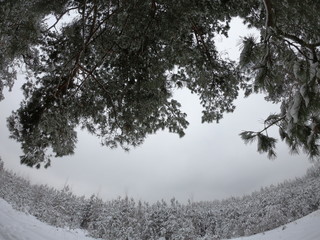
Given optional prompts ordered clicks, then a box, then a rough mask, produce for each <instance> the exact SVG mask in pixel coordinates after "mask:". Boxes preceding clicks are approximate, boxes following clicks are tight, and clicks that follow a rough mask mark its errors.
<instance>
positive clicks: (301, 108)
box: [0, 0, 320, 167]
mask: <svg viewBox="0 0 320 240" xmlns="http://www.w3.org/2000/svg"><path fill="white" fill-rule="evenodd" d="M319 7H320V3H319V2H318V1H312V0H306V1H299V0H284V1H281V2H278V1H274V0H249V1H236V0H199V1H191V0H179V1H169V0H160V1H157V0H151V1H145V0H133V1H122V0H120V1H114V0H59V1H49V0H31V1H22V0H18V1H10V0H3V1H1V2H0V13H1V14H0V18H1V21H0V45H1V48H0V51H1V54H0V76H1V80H0V99H2V98H3V96H2V89H3V88H4V87H9V88H10V87H12V84H13V82H14V79H15V71H16V69H17V66H18V65H19V64H20V66H22V65H23V66H24V67H25V68H26V71H27V73H28V74H27V76H28V77H27V78H26V79H25V83H24V85H23V87H22V88H23V92H24V96H25V99H24V100H23V101H22V103H21V106H20V108H19V109H18V110H16V111H15V112H13V114H12V115H11V116H10V118H9V119H8V127H9V130H10V132H11V137H12V138H13V139H15V140H17V141H18V142H20V143H21V147H22V150H23V152H24V154H23V156H21V163H23V164H26V165H28V166H36V167H40V166H41V165H44V166H45V167H47V166H49V165H50V155H49V154H48V153H47V152H48V150H50V151H51V150H52V152H53V153H54V154H55V156H56V157H62V156H65V155H69V154H72V153H73V152H74V149H75V145H76V142H77V133H76V128H78V127H81V128H83V129H86V130H88V131H89V132H90V133H92V134H95V135H96V136H98V137H99V138H101V141H102V143H103V144H104V145H106V146H108V147H111V148H115V147H118V146H120V147H123V148H124V149H126V150H127V149H128V148H129V147H132V146H133V147H134V146H137V145H139V144H141V143H143V140H144V139H145V138H146V136H147V135H149V134H153V133H155V132H157V131H158V130H160V129H168V130H169V131H170V132H173V133H177V134H178V135H179V136H180V137H182V136H183V135H184V130H185V129H186V127H187V126H188V122H187V120H186V114H185V113H183V112H182V111H181V110H180V103H179V102H177V101H176V100H174V99H172V93H173V91H174V90H175V89H177V88H186V89H189V90H190V91H191V92H192V93H194V94H197V95H199V98H200V101H201V104H202V106H203V108H204V110H203V116H202V121H203V122H213V121H217V122H218V121H219V120H220V119H221V118H222V117H223V114H224V113H226V112H232V111H233V110H234V108H235V106H234V105H233V101H234V100H235V99H236V97H237V96H238V92H239V90H240V89H241V88H242V89H244V90H245V92H246V95H250V94H252V93H255V92H263V93H264V94H265V95H266V100H267V101H271V102H275V103H281V109H280V110H279V113H276V114H272V115H270V116H269V117H268V118H267V119H266V121H265V127H264V128H263V129H262V130H260V131H246V132H243V133H241V137H242V138H243V139H244V140H245V142H252V141H254V140H257V143H258V151H259V152H261V153H262V152H266V153H267V154H268V156H269V157H271V158H272V157H275V156H276V152H275V146H276V142H277V139H276V138H275V137H271V136H268V134H267V130H268V129H269V128H270V127H272V126H277V127H278V128H279V133H280V138H281V139H282V140H284V141H285V142H286V143H287V144H288V145H289V147H290V151H292V152H298V151H299V150H300V149H302V150H304V151H305V152H307V153H308V154H309V156H310V157H311V158H316V157H318V156H319V154H320V153H319V146H318V141H319V129H320V127H319V126H320V117H319V110H320V109H319V108H320V105H319V104H318V102H319V100H320V99H319V83H320V80H319V79H320V73H319V60H318V59H319V47H320V32H319V31H320V30H319V29H320V26H319V24H320V23H319V22H320V21H319V17H318V13H317V9H319ZM17 15H19V16H20V17H19V18H16V16H17ZM68 15H69V17H67V16H68ZM49 16H50V17H51V19H53V20H54V22H53V23H51V24H50V25H49V24H48V23H47V21H46V19H47V18H48V17H49ZM235 16H239V17H241V18H242V19H243V20H244V22H245V23H247V24H248V25H249V26H251V27H255V28H257V29H258V30H259V31H260V32H261V39H260V40H257V39H254V38H252V37H250V36H248V37H246V38H244V41H243V48H242V49H243V50H242V53H241V57H240V61H239V63H235V62H231V61H229V60H226V59H222V58H221V57H220V55H219V53H218V52H217V50H216V47H215V42H214V36H216V35H217V34H223V35H225V36H227V34H228V30H229V22H230V20H231V18H232V17H235ZM66 19H67V20H66Z"/></svg>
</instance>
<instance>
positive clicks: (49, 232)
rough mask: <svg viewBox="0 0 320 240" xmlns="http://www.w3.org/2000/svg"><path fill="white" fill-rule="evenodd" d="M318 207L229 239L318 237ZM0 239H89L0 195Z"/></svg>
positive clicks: (311, 239) (315, 239)
mask: <svg viewBox="0 0 320 240" xmlns="http://www.w3.org/2000/svg"><path fill="white" fill-rule="evenodd" d="M319 239H320V210H318V211H316V212H314V213H312V214H310V215H308V216H306V217H304V218H301V219H299V220H297V221H294V222H292V223H290V224H287V225H286V226H282V227H279V228H277V229H274V230H271V231H268V232H265V233H263V234H257V235H254V236H251V237H243V238H237V239H233V240H319ZM0 240H93V238H89V237H86V236H85V233H84V232H83V231H81V230H67V229H62V228H55V227H52V226H49V225H47V224H45V223H42V222H40V221H39V220H37V219H36V218H35V217H33V216H30V215H27V214H25V213H22V212H18V211H16V210H14V209H12V207H11V206H10V205H9V204H8V203H7V202H6V201H4V200H3V199H1V198H0Z"/></svg>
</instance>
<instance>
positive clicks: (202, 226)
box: [0, 162, 320, 240]
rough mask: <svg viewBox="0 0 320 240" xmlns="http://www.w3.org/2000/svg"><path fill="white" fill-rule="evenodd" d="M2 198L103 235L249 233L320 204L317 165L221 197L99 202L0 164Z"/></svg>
mask: <svg viewBox="0 0 320 240" xmlns="http://www.w3.org/2000/svg"><path fill="white" fill-rule="evenodd" d="M0 169H1V170H0V197H1V198H3V199H4V200H6V201H7V202H9V203H10V204H11V205H12V206H13V207H14V208H15V209H18V210H20V211H23V212H26V213H29V214H31V215H34V216H35V217H36V218H38V219H39V220H41V221H43V222H46V223H48V224H50V225H53V226H57V227H67V228H71V229H74V228H81V229H84V230H86V231H88V233H89V234H90V236H91V237H94V238H103V239H113V240H116V239H119V240H120V239H132V240H133V239H159V238H164V239H166V240H171V239H172V240H173V239H220V238H234V237H239V236H246V235H252V234H255V233H260V232H264V231H267V230H270V229H274V228H276V227H278V226H281V225H283V224H286V223H289V222H291V221H293V220H296V219H298V218H301V217H303V216H305V215H307V214H309V213H311V212H313V211H315V210H317V209H319V205H320V165H315V166H314V167H312V168H311V169H310V170H309V171H308V172H307V173H306V175H305V176H304V177H302V178H296V179H295V180H291V181H286V182H284V183H281V184H279V185H277V186H270V187H267V188H263V189H261V190H260V191H257V192H254V193H252V194H251V195H248V196H243V197H237V198H235V197H232V198H228V199H225V200H222V201H210V202H191V201H189V203H188V204H181V203H179V202H178V201H176V200H175V199H172V200H171V202H169V203H168V202H165V201H158V202H157V203H154V204H149V203H146V202H141V201H138V202H137V201H135V200H134V199H130V198H129V197H126V198H118V199H114V200H111V201H103V200H102V199H100V198H99V197H98V196H94V195H93V196H91V197H90V198H86V197H84V196H82V197H79V196H76V195H74V194H73V193H72V191H71V190H70V188H69V187H68V186H65V188H64V189H62V190H56V189H53V188H51V187H49V186H46V185H32V184H30V182H29V181H28V180H26V179H24V178H22V177H19V176H17V175H16V174H14V173H12V172H10V171H7V170H6V169H5V168H4V167H3V163H2V162H1V164H0Z"/></svg>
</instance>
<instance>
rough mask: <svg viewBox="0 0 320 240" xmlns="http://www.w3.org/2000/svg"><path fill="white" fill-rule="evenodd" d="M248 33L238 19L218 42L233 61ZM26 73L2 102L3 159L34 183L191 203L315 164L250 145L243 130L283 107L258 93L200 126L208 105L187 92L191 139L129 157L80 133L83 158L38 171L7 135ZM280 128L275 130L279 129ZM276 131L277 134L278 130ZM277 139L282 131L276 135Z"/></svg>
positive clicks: (158, 143)
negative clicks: (264, 152) (273, 155)
mask: <svg viewBox="0 0 320 240" xmlns="http://www.w3.org/2000/svg"><path fill="white" fill-rule="evenodd" d="M247 34H248V30H247V29H246V28H245V27H244V26H243V25H242V24H241V21H240V20H236V21H233V23H232V24H231V30H230V33H229V36H230V38H229V39H225V38H222V37H220V38H217V42H218V45H219V47H220V48H221V49H223V51H224V52H225V54H228V55H229V57H230V58H232V59H237V58H238V56H239V51H238V49H239V46H237V43H238V42H239V39H240V36H246V35H247ZM22 81H23V76H19V81H18V82H17V84H16V86H15V88H14V90H13V92H11V93H7V94H5V97H6V99H5V100H4V101H2V102H0V111H1V116H0V156H1V157H2V160H3V161H4V163H5V166H6V167H7V168H8V169H11V170H13V171H14V172H16V173H17V174H19V175H21V176H23V177H25V178H28V179H30V180H31V181H32V182H33V183H40V184H48V185H50V186H53V187H56V188H62V187H63V186H64V185H65V184H68V185H69V186H70V187H71V188H72V190H73V192H74V193H76V194H79V195H82V194H86V195H88V196H90V195H91V194H98V195H99V196H100V197H102V198H103V199H106V200H108V199H114V198H116V197H118V196H125V195H128V196H129V197H133V198H135V199H141V200H144V201H149V202H155V201H157V200H161V199H165V200H169V199H170V198H172V197H175V198H176V199H178V200H179V201H182V202H186V201H187V200H188V199H192V200H194V201H201V200H214V199H222V198H226V197H229V196H241V195H243V194H249V193H251V192H252V191H254V190H259V189H260V188H261V187H263V186H268V185H270V184H276V183H279V182H281V181H283V180H285V179H292V178H294V177H298V176H302V175H303V174H304V173H305V171H306V169H307V168H308V167H309V166H310V165H311V164H310V163H309V161H308V159H307V157H306V156H305V155H294V156H292V155H290V154H288V149H287V146H286V145H285V144H283V143H279V144H278V145H277V154H278V158H277V159H276V160H273V161H270V160H268V159H267V157H266V156H265V155H260V154H259V153H257V151H256V145H255V144H252V145H245V144H244V143H243V141H242V140H241V139H240V137H239V135H238V134H239V133H240V132H241V131H242V130H259V129H261V128H262V127H263V125H262V122H263V119H265V118H266V117H267V116H268V115H269V114H270V113H274V112H277V111H278V107H277V106H275V105H272V104H270V103H267V102H265V101H264V99H263V96H261V95H255V96H251V97H249V98H247V99H243V98H242V97H241V96H240V97H239V99H238V100H237V101H236V105H237V109H236V111H235V112H234V113H232V114H228V115H226V116H225V117H224V119H222V120H221V122H220V123H219V124H215V123H212V124H201V107H200V105H199V101H198V98H197V96H195V95H191V94H189V93H187V92H185V91H179V92H177V93H176V94H175V96H176V98H177V99H178V100H179V101H180V102H181V103H182V105H183V110H184V111H185V112H186V113H187V114H188V121H189V122H190V125H189V128H188V129H187V131H186V135H185V136H184V137H183V138H182V139H180V138H179V137H178V136H176V135H174V134H170V133H168V132H166V131H163V132H159V133H158V134H156V135H151V136H150V137H148V138H147V139H146V141H145V143H144V144H143V145H142V146H140V147H138V148H136V149H132V150H131V151H130V152H129V153H127V152H124V151H123V150H122V149H117V150H110V149H107V148H106V147H101V145H100V141H99V139H98V138H96V137H95V136H92V135H89V134H87V133H85V132H79V133H78V137H79V141H78V144H77V149H76V153H75V154H74V155H73V156H71V157H64V158H59V159H54V160H53V161H52V166H51V167H50V168H48V169H43V168H42V169H40V170H36V169H31V168H29V167H26V166H22V165H20V164H19V161H20V160H19V155H21V150H20V146H19V144H17V143H16V142H15V141H13V140H11V139H9V138H8V136H9V133H8V130H7V127H6V118H7V117H8V116H9V114H10V112H11V111H12V110H14V109H16V108H18V107H19V101H20V97H19V96H18V92H19V82H20V83H21V82H22ZM275 130H276V129H275ZM269 133H271V134H273V132H272V130H271V131H269ZM274 135H275V136H277V133H276V131H275V133H274Z"/></svg>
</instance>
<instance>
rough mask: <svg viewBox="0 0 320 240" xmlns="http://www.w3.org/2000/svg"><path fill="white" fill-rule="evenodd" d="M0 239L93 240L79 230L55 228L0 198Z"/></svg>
mask: <svg viewBox="0 0 320 240" xmlns="http://www.w3.org/2000/svg"><path fill="white" fill-rule="evenodd" d="M0 240H93V238H89V237H86V236H85V233H84V232H83V231H81V230H67V229H62V228H55V227H52V226H49V225H47V224H45V223H42V222H40V221H39V220H37V219H36V218H35V217H33V216H30V215H27V214H25V213H22V212H18V211H16V210H14V209H12V207H11V206H10V205H9V204H8V203H7V202H5V201H4V200H3V199H1V198H0Z"/></svg>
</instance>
